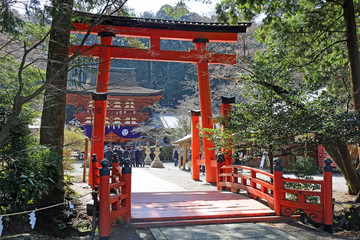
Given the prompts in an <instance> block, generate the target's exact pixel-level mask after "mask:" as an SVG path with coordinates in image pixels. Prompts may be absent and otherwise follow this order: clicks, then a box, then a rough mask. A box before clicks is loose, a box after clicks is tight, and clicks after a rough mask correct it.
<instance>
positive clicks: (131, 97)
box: [66, 69, 163, 145]
mask: <svg viewBox="0 0 360 240" xmlns="http://www.w3.org/2000/svg"><path fill="white" fill-rule="evenodd" d="M114 70H115V71H112V70H111V73H110V83H109V85H111V88H109V92H108V100H107V113H106V127H105V142H107V143H111V144H117V145H119V144H121V145H126V142H129V141H132V140H134V139H136V138H139V137H140V134H139V133H133V132H132V130H133V129H134V128H136V127H138V126H139V125H140V124H141V123H142V122H143V121H144V120H146V119H147V118H148V117H149V116H148V113H147V112H144V111H143V110H144V109H145V108H146V107H148V106H151V105H153V104H155V103H156V102H158V101H159V100H160V99H161V97H162V94H163V90H153V89H147V88H143V87H139V86H136V84H135V82H136V80H135V76H134V74H129V73H127V75H126V76H124V73H122V74H121V75H119V73H117V74H116V69H114ZM119 79H126V80H119ZM95 91H96V76H94V75H93V74H89V75H88V79H87V81H86V84H84V85H82V86H81V89H80V88H79V87H69V92H68V94H67V95H66V103H67V104H68V105H73V106H74V107H75V109H76V110H75V113H74V116H75V118H76V119H77V121H79V122H80V123H81V124H82V125H83V129H84V132H85V134H86V136H87V137H89V138H91V137H92V128H93V123H94V100H92V93H93V92H95Z"/></svg>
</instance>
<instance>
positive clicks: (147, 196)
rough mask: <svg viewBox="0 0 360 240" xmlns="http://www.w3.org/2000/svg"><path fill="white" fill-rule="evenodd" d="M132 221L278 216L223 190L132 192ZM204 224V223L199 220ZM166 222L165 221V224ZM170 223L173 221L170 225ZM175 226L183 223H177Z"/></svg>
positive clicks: (238, 195)
mask: <svg viewBox="0 0 360 240" xmlns="http://www.w3.org/2000/svg"><path fill="white" fill-rule="evenodd" d="M131 211H132V214H131V215H132V222H133V223H135V224H136V223H137V222H150V221H161V222H162V223H164V221H177V220H180V221H182V220H187V222H188V223H190V224H193V222H191V221H190V222H189V220H201V219H203V220H204V219H207V224H209V223H220V222H224V219H227V222H229V221H230V222H231V220H234V222H239V218H244V217H246V218H249V217H266V216H274V215H275V214H274V211H273V210H272V209H270V208H269V207H267V206H265V205H264V204H262V203H260V202H258V201H256V200H254V199H251V198H248V197H246V196H243V195H240V194H234V193H231V192H222V191H196V192H193V191H183V192H146V193H145V192H143V193H132V210H131ZM199 224H201V223H199ZM162 225H164V224H162ZM168 225H170V224H168ZM171 225H181V224H175V223H174V222H173V223H172V224H171Z"/></svg>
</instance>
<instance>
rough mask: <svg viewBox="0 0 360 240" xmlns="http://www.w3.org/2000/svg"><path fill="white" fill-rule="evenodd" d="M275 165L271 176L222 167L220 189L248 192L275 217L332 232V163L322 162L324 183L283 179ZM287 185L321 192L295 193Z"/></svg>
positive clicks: (255, 171) (238, 167) (300, 191)
mask: <svg viewBox="0 0 360 240" xmlns="http://www.w3.org/2000/svg"><path fill="white" fill-rule="evenodd" d="M275 162H276V166H275V167H274V174H272V173H268V172H266V171H263V170H260V169H256V168H251V167H248V166H242V165H227V166H223V167H221V171H220V173H219V174H218V181H219V186H220V188H222V189H224V188H228V189H230V190H231V191H232V192H239V191H240V190H244V191H247V193H248V195H249V196H250V197H252V198H254V199H258V198H261V199H263V200H265V201H267V203H268V205H269V207H270V208H272V209H274V211H275V214H276V215H279V216H280V215H281V216H293V215H299V216H300V219H301V220H302V221H304V222H310V223H313V224H314V225H320V224H321V225H323V226H324V230H325V231H327V232H332V222H333V205H332V167H331V166H330V164H331V160H330V159H327V160H325V163H326V166H325V167H324V171H323V180H307V179H296V178H284V177H283V172H282V167H281V165H280V159H277V160H275ZM229 169H231V172H230V171H229ZM287 183H296V185H298V186H299V185H302V186H305V185H318V186H319V189H320V190H306V189H294V188H292V186H290V185H291V184H287ZM310 198H312V199H314V198H318V199H319V201H317V202H311V201H310Z"/></svg>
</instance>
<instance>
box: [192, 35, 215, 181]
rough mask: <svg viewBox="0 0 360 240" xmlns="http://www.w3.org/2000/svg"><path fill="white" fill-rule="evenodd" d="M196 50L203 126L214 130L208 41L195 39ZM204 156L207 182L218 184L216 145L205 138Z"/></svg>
mask: <svg viewBox="0 0 360 240" xmlns="http://www.w3.org/2000/svg"><path fill="white" fill-rule="evenodd" d="M193 42H194V43H195V50H196V51H197V54H198V56H201V57H200V60H199V61H198V62H197V72H198V81H199V95H200V109H201V124H202V128H209V129H212V128H213V123H212V119H211V117H212V110H211V96H210V79H209V65H208V60H207V58H206V53H207V51H206V43H208V42H209V40H208V39H205V38H198V39H194V41H193ZM203 146H204V155H205V171H206V182H208V183H215V182H216V167H215V166H212V164H211V163H212V161H215V160H216V158H215V151H214V150H213V149H212V148H213V147H214V144H213V142H212V141H210V140H208V139H207V138H205V137H204V138H203Z"/></svg>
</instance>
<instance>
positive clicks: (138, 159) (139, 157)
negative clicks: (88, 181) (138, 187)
mask: <svg viewBox="0 0 360 240" xmlns="http://www.w3.org/2000/svg"><path fill="white" fill-rule="evenodd" d="M145 157H146V153H145V148H143V147H137V148H136V149H135V148H134V147H128V148H125V149H124V148H122V147H121V146H120V147H115V148H114V149H112V148H111V147H110V146H108V147H107V148H106V151H105V152H104V158H106V159H107V160H109V161H110V162H111V163H112V161H113V159H114V158H117V159H118V161H119V164H120V166H121V165H122V163H123V160H124V159H126V158H128V159H130V164H131V166H132V167H144V166H145Z"/></svg>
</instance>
